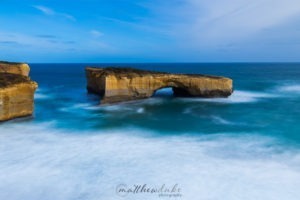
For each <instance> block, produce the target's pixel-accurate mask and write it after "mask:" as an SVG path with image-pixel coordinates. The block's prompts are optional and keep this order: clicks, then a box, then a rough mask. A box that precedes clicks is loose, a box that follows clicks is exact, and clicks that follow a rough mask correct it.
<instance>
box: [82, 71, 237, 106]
mask: <svg viewBox="0 0 300 200" xmlns="http://www.w3.org/2000/svg"><path fill="white" fill-rule="evenodd" d="M86 77H87V90H88V91H89V92H91V93H95V94H98V95H101V96H102V97H103V99H102V100H101V103H102V104H103V103H116V102H122V101H130V100H137V99H144V98H148V97H151V96H152V95H153V94H154V93H155V91H156V90H159V89H161V88H166V87H172V89H173V93H174V96H179V97H204V98H212V97H228V96H230V95H231V94H232V92H233V89H232V80H231V79H229V78H225V77H218V76H208V75H201V74H171V73H163V72H153V71H145V70H139V69H132V68H92V67H87V68H86Z"/></svg>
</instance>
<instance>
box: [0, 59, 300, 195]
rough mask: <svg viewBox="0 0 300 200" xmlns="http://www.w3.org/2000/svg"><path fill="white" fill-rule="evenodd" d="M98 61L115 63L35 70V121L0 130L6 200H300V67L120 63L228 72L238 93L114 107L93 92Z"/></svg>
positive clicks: (168, 94) (1, 190)
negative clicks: (167, 189) (134, 188)
mask: <svg viewBox="0 0 300 200" xmlns="http://www.w3.org/2000/svg"><path fill="white" fill-rule="evenodd" d="M91 65H92V66H110V65H113V66H116V65H115V64H105V65H104V64H102V65H101V64H32V65H31V78H32V79H33V80H35V81H37V82H38V83H39V89H38V91H37V93H36V96H35V99H36V100H35V114H34V117H33V118H26V119H18V120H15V121H11V122H7V123H2V124H1V125H0V132H1V134H0V171H1V173H0V199H49V200H50V199H51V200H52V199H105V200H106V199H124V198H125V199H157V198H158V196H157V195H156V194H128V195H127V196H126V197H120V196H119V195H118V194H116V187H117V186H118V185H119V184H126V185H128V186H130V185H133V184H147V185H151V186H159V185H162V184H170V185H172V184H175V183H177V184H178V185H179V186H180V187H181V189H182V197H181V199H264V200H265V199H272V200H273V199H280V200H282V199H295V200H296V199H300V192H299V188H300V151H299V150H300V105H299V103H300V78H299V77H300V64H272V63H270V64H259V63H257V64H232V63H227V64H226V63H225V64H117V66H132V67H137V68H141V69H149V70H158V71H168V72H178V73H202V74H212V75H221V76H227V77H230V78H232V79H233V80H234V93H233V95H232V96H230V97H229V98H227V99H223V98H221V99H200V98H173V97H172V91H171V90H170V89H168V88H166V89H162V90H160V91H158V92H157V93H156V95H155V96H154V97H153V98H151V99H146V100H142V101H137V102H133V103H123V104H118V105H111V106H98V104H99V101H100V99H99V97H97V96H95V95H92V94H87V92H86V89H85V87H86V80H85V73H84V68H85V67H86V66H91ZM160 198H162V197H160Z"/></svg>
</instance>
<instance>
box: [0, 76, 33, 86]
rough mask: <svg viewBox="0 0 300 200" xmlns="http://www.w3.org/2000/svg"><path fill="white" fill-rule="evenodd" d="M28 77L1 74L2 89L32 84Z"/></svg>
mask: <svg viewBox="0 0 300 200" xmlns="http://www.w3.org/2000/svg"><path fill="white" fill-rule="evenodd" d="M30 82H31V81H30V79H29V78H28V77H26V76H22V75H18V74H10V73H0V88H6V87H9V86H12V85H15V84H18V83H30Z"/></svg>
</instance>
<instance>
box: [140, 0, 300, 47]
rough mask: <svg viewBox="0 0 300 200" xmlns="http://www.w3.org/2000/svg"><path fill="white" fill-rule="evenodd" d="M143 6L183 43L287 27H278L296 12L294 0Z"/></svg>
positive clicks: (229, 39) (210, 42) (189, 0)
mask: <svg viewBox="0 0 300 200" xmlns="http://www.w3.org/2000/svg"><path fill="white" fill-rule="evenodd" d="M144 6H145V5H144ZM145 7H147V8H148V9H149V10H150V11H151V12H152V13H153V15H154V16H155V20H156V25H155V26H157V27H158V26H159V27H160V29H162V30H169V31H170V37H173V38H176V39H177V41H179V43H181V44H182V43H184V44H186V45H187V46H188V45H192V46H216V45H220V44H221V45H223V44H231V43H233V42H238V41H245V40H248V39H252V38H253V37H256V36H257V35H259V34H260V33H261V32H263V31H264V30H266V29H270V28H272V29H276V27H278V28H277V31H278V32H284V31H289V30H281V29H280V28H279V27H280V26H283V25H284V24H286V23H290V22H291V21H293V20H295V19H296V18H298V19H299V16H300V6H299V1H298V0H285V1H282V0H251V1H249V0H184V1H183V0H178V1H175V2H173V3H163V4H158V5H157V4H156V3H155V2H154V3H152V4H151V5H149V4H146V6H145ZM151 17H152V18H153V16H151ZM149 20H153V19H149ZM145 23H146V22H145ZM152 24H154V23H152ZM166 33H167V32H166Z"/></svg>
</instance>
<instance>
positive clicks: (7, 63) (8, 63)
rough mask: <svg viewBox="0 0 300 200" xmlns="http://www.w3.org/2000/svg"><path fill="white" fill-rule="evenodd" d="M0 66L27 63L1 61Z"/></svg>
mask: <svg viewBox="0 0 300 200" xmlns="http://www.w3.org/2000/svg"><path fill="white" fill-rule="evenodd" d="M0 64H5V65H22V64H25V63H22V62H7V61H0Z"/></svg>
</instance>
